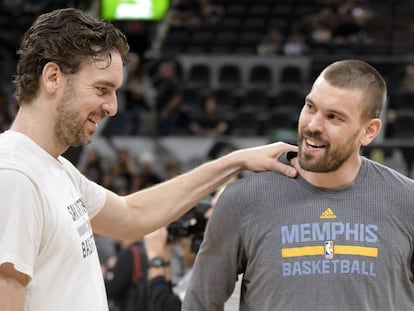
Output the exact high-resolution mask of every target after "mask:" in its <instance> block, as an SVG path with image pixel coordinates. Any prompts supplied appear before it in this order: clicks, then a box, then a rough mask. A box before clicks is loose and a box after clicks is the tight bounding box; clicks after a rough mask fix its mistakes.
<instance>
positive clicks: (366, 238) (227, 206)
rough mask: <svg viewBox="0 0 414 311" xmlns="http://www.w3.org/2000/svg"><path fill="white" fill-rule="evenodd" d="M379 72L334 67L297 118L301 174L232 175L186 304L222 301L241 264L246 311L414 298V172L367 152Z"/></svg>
mask: <svg viewBox="0 0 414 311" xmlns="http://www.w3.org/2000/svg"><path fill="white" fill-rule="evenodd" d="M386 93H387V90H386V85H385V82H384V80H383V78H382V77H381V75H380V74H379V73H378V72H377V71H376V70H375V69H374V68H373V67H372V66H371V65H369V64H367V63H365V62H363V61H359V60H343V61H338V62H335V63H333V64H331V65H329V66H328V67H326V68H325V69H324V70H323V71H322V73H321V74H320V75H319V77H318V78H317V79H316V81H315V82H314V84H313V86H312V89H311V91H310V93H309V94H308V95H307V97H306V99H305V105H304V107H303V108H302V111H301V114H300V117H299V123H298V145H299V151H298V154H297V155H296V154H294V155H293V156H292V154H291V153H290V154H288V155H290V156H291V157H290V161H291V163H292V165H293V166H294V167H295V168H296V169H297V171H298V177H297V178H296V179H291V178H288V177H285V176H283V175H281V174H279V173H276V172H266V173H257V174H253V175H251V176H249V177H246V178H243V179H241V180H239V181H236V182H233V183H232V184H230V185H229V186H228V187H227V189H226V190H225V191H224V192H223V194H222V195H221V197H220V199H219V201H218V202H217V205H216V208H215V209H214V212H213V215H212V217H211V218H210V220H209V223H208V228H207V230H206V234H205V238H204V241H203V244H202V246H201V249H200V251H199V253H198V256H197V259H196V263H195V267H194V272H193V277H192V280H191V283H190V286H189V288H188V290H187V293H186V296H185V301H184V305H183V310H184V311H190V310H191V311H193V310H197V311H203V310H205V311H216V310H223V305H224V303H225V301H226V300H227V299H228V297H229V296H230V294H231V293H232V291H233V288H234V284H235V280H236V279H237V276H238V275H239V274H240V273H242V274H243V279H242V287H241V297H240V310H243V311H269V310H288V311H298V310H307V311H332V310H335V311H359V310H360V311H367V310H372V311H378V310H384V311H391V310H396V311H405V310H413V309H414V284H413V249H414V247H413V246H414V208H413V207H414V182H413V181H412V180H411V179H409V178H407V177H406V176H403V175H402V174H400V173H398V172H395V171H393V170H392V169H390V168H387V167H385V166H383V165H381V164H378V163H375V162H373V161H371V160H369V159H367V158H365V157H363V156H361V155H360V149H361V147H362V146H366V145H368V144H370V143H371V142H372V141H373V140H374V139H375V137H376V136H377V135H378V133H379V132H380V129H381V126H382V123H381V120H380V114H381V112H382V110H383V107H384V105H385V101H386V97H387V94H386Z"/></svg>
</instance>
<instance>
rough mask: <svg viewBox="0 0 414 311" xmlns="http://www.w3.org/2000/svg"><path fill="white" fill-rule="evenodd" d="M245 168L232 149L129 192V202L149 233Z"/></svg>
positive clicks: (183, 211)
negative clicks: (159, 181) (226, 154)
mask: <svg viewBox="0 0 414 311" xmlns="http://www.w3.org/2000/svg"><path fill="white" fill-rule="evenodd" d="M242 169H243V166H242V162H241V161H238V159H237V154H236V153H233V154H231V155H228V156H225V157H223V158H221V159H219V160H215V161H211V162H207V163H205V164H203V165H201V166H199V167H197V168H195V169H193V170H191V171H189V172H187V173H185V174H182V175H180V176H178V177H176V178H174V179H171V180H169V181H166V182H164V183H161V184H159V185H156V186H154V187H151V188H149V189H145V190H143V191H140V192H136V193H134V194H131V195H129V196H127V198H126V199H127V203H128V205H130V206H133V207H136V211H137V213H138V214H140V215H141V216H137V219H136V220H137V221H138V222H143V223H142V224H141V226H140V225H137V227H139V229H140V231H141V230H145V232H144V233H147V232H151V231H152V230H154V229H156V228H159V227H161V226H163V225H166V224H168V223H170V222H171V221H173V220H175V219H176V218H178V217H179V216H180V215H182V214H184V213H185V212H186V211H187V210H189V209H191V208H192V207H193V206H194V205H195V204H196V203H197V202H198V201H200V200H201V199H202V198H203V197H205V196H206V195H208V194H209V193H211V192H212V191H213V190H214V189H215V188H217V187H218V186H219V185H221V184H222V183H224V182H225V181H227V180H228V179H229V178H230V177H231V176H233V175H234V174H236V173H237V172H239V171H240V170H242ZM138 218H139V219H138Z"/></svg>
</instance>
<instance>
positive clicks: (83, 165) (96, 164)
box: [78, 149, 104, 184]
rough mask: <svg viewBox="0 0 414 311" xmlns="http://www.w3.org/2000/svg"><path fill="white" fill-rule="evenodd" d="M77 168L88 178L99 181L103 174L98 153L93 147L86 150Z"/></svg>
mask: <svg viewBox="0 0 414 311" xmlns="http://www.w3.org/2000/svg"><path fill="white" fill-rule="evenodd" d="M78 168H79V170H80V171H81V172H82V173H83V174H84V175H85V176H86V177H88V178H89V179H90V180H93V181H95V182H96V183H99V184H100V183H101V182H102V179H103V176H104V167H103V163H102V159H101V156H100V154H99V153H98V151H97V150H95V149H90V150H88V151H87V153H86V155H85V157H84V158H83V159H82V160H81V162H80V163H79V165H78Z"/></svg>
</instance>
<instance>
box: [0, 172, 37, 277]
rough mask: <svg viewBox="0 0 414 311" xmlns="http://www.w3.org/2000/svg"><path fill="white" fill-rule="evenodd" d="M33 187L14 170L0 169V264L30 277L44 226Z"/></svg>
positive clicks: (23, 175)
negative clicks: (11, 266) (12, 265)
mask: <svg viewBox="0 0 414 311" xmlns="http://www.w3.org/2000/svg"><path fill="white" fill-rule="evenodd" d="M41 200H42V199H41V196H40V194H39V191H38V189H37V188H36V185H35V184H34V183H33V182H32V180H31V179H30V178H29V177H28V176H26V175H25V174H23V173H21V172H19V171H17V170H9V169H0V219H1V221H0V249H1V252H0V264H2V263H5V262H9V263H12V264H14V267H15V269H16V270H18V271H20V272H22V273H24V274H26V275H28V276H29V277H30V278H31V277H32V276H33V267H34V263H35V261H36V257H37V254H38V252H39V249H40V245H41V237H42V228H43V225H44V223H45V220H44V214H43V211H42V202H41Z"/></svg>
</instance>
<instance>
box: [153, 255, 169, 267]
mask: <svg viewBox="0 0 414 311" xmlns="http://www.w3.org/2000/svg"><path fill="white" fill-rule="evenodd" d="M169 266H170V261H168V260H167V259H165V258H163V257H160V256H156V257H152V258H148V268H166V267H169Z"/></svg>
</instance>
